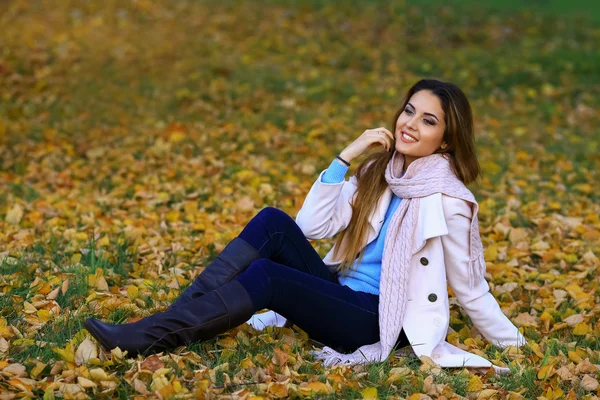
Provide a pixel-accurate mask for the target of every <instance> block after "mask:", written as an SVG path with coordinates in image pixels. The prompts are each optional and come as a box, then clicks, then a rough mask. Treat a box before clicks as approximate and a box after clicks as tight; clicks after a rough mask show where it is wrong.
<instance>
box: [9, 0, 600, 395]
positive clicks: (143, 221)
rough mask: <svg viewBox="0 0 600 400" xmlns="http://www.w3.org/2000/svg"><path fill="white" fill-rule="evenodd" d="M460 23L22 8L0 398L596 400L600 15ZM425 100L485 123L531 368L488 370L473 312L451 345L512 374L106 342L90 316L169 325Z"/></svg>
mask: <svg viewBox="0 0 600 400" xmlns="http://www.w3.org/2000/svg"><path fill="white" fill-rule="evenodd" d="M415 3H416V2H415ZM457 3H460V4H459V5H460V6H457V7H454V6H451V5H448V3H447V2H441V1H427V2H424V3H422V4H421V5H415V4H413V2H407V4H404V3H403V2H377V1H366V0H361V1H353V2H321V1H314V0H313V1H310V2H304V3H300V2H284V1H274V0H269V1H261V2H242V1H235V2H234V1H188V0H179V1H173V2H164V1H158V0H131V1H129V0H127V1H117V0H107V1H86V2H77V1H68V0H63V1H49V0H46V1H35V2H31V1H27V0H9V1H4V2H0V32H2V34H1V35H0V268H1V275H0V310H1V317H0V397H1V398H2V399H9V398H23V397H29V398H41V397H44V398H45V399H52V398H65V399H83V398H103V397H105V398H132V397H135V396H137V397H154V398H187V397H192V398H215V397H219V396H220V397H222V398H240V399H251V398H281V397H291V398H292V397H317V398H357V397H358V398H360V397H365V398H369V397H379V398H407V399H410V400H416V399H429V398H439V399H442V398H445V399H452V398H455V399H460V398H472V399H500V398H502V399H504V398H509V399H521V398H525V399H536V398H538V399H563V398H566V399H577V398H581V399H590V398H596V396H597V395H598V394H599V393H600V392H599V391H598V379H600V376H599V372H598V368H597V366H596V364H600V319H599V315H600V289H599V282H600V280H599V278H598V267H599V261H598V257H599V256H600V218H599V214H600V206H599V201H598V200H599V194H600V191H599V190H598V169H599V168H600V158H599V156H598V150H599V149H598V145H599V142H600V133H599V130H598V126H600V112H599V111H600V51H599V48H598V47H599V46H598V43H600V28H599V24H598V21H599V20H600V18H598V12H597V11H598V6H595V5H593V4H592V3H586V4H588V5H587V6H583V5H581V4H579V3H577V2H571V4H570V5H569V6H564V4H563V3H561V2H558V1H554V0H549V1H545V2H535V3H532V4H533V5H531V6H529V8H526V9H518V8H517V7H516V4H517V3H519V2H517V1H508V2H499V1H494V2H492V4H497V6H489V7H482V6H478V5H477V3H479V2H476V1H473V2H466V1H462V2H456V1H455V2H453V4H457ZM500 4H502V5H501V6H500ZM573 7H575V8H573ZM586 7H592V8H593V9H592V10H589V9H587V8H586ZM427 76H429V77H437V78H441V79H444V80H449V81H452V82H454V83H456V84H458V85H459V86H460V87H462V88H463V89H464V91H465V92H466V93H467V95H468V96H469V98H470V99H471V102H472V105H473V109H474V115H475V122H476V132H477V144H478V151H479V156H480V161H481V164H482V166H483V169H484V173H485V177H484V178H483V179H482V180H481V181H480V182H479V183H478V184H477V185H474V186H472V189H473V191H474V193H475V194H476V196H477V198H478V200H479V201H480V204H481V215H480V223H481V233H482V238H483V241H484V245H486V248H487V250H486V260H487V261H488V279H489V282H490V286H491V289H492V292H493V293H494V295H495V296H496V298H497V299H498V301H499V302H500V304H501V306H502V309H503V310H504V312H505V313H506V314H507V315H508V316H509V317H510V318H511V320H512V321H513V322H514V323H515V324H516V325H518V326H520V327H521V328H522V330H523V332H524V334H525V335H526V337H527V338H528V339H530V344H529V345H528V346H527V347H526V348H523V349H520V350H519V349H515V348H509V349H506V350H500V349H497V348H493V347H490V345H489V344H488V343H487V342H486V341H485V340H483V339H482V337H481V335H479V334H478V333H477V331H476V330H475V329H474V328H473V327H472V325H471V323H470V321H469V319H468V318H467V317H466V315H465V313H464V312H463V311H462V310H461V309H460V307H459V306H458V305H457V304H456V302H452V303H451V304H452V308H451V326H452V328H453V329H454V330H455V332H454V333H451V334H450V335H449V337H448V340H449V341H450V342H451V343H454V344H455V345H457V346H459V347H462V348H465V349H469V351H471V352H474V353H478V354H482V355H484V356H485V357H488V358H489V359H490V360H492V361H493V362H494V363H495V364H497V365H505V366H508V367H509V368H510V369H511V370H512V371H513V373H512V374H511V375H508V376H496V375H493V374H481V373H479V374H476V373H473V371H468V370H461V369H454V370H442V371H440V370H439V368H437V367H436V366H435V365H433V364H431V362H430V360H426V359H424V360H418V359H414V358H410V357H401V356H399V355H394V356H392V357H390V359H389V361H388V362H386V363H383V364H379V365H371V366H367V367H353V368H351V367H340V368H330V369H325V368H323V366H322V365H321V364H320V363H319V362H315V361H314V360H313V359H312V357H311V356H310V355H309V353H308V351H309V350H310V349H311V348H312V343H311V342H310V341H308V340H307V338H306V335H305V334H304V333H303V332H302V331H301V330H300V329H298V327H293V328H292V329H284V328H276V329H271V328H269V329H267V330H266V331H263V332H257V331H255V330H253V329H252V328H251V327H248V326H247V325H243V326H241V327H239V328H236V329H234V330H232V331H230V332H228V333H227V334H223V335H220V336H219V337H217V338H215V339H214V340H209V341H207V342H204V343H197V344H194V345H192V346H190V347H189V348H187V349H179V350H178V351H177V352H174V353H171V354H162V355H157V356H151V357H147V358H145V359H138V360H129V359H127V358H126V357H123V355H122V354H119V353H118V352H113V353H112V354H111V353H108V354H107V353H106V352H104V351H103V350H101V349H100V348H98V346H97V344H96V342H95V341H93V340H90V337H89V335H88V334H87V332H86V331H85V330H84V329H83V321H84V320H85V318H87V317H90V316H96V317H99V318H101V319H103V320H108V321H112V322H124V321H132V320H134V319H136V318H140V317H143V316H145V315H149V314H151V313H153V312H156V311H159V310H163V309H164V308H165V307H166V306H168V305H169V304H170V303H171V302H172V301H173V299H175V298H176V297H177V296H178V294H179V293H180V292H181V291H182V290H183V289H184V288H185V287H186V286H187V285H189V283H190V282H191V280H193V278H194V277H195V276H196V275H197V274H198V273H200V272H201V271H202V269H203V268H204V266H205V265H206V264H207V263H208V262H209V261H210V260H212V259H213V258H214V257H215V256H216V254H218V252H219V251H220V250H221V249H222V248H223V247H224V246H225V245H226V244H227V243H228V242H229V241H230V240H231V239H233V238H234V237H235V236H236V235H237V234H238V233H239V232H240V230H241V229H242V228H243V226H244V225H245V224H246V223H247V222H248V221H249V219H250V218H252V216H253V215H254V214H255V213H257V212H258V211H259V210H260V209H262V208H263V207H266V206H275V207H279V208H281V209H283V210H285V211H286V212H288V213H289V214H291V215H294V216H295V214H296V212H297V211H298V209H299V208H300V206H301V205H302V201H303V199H304V196H305V195H306V193H307V192H308V190H309V188H310V186H311V185H312V183H313V181H314V180H315V179H316V178H317V176H318V173H319V172H320V171H321V170H323V169H325V168H326V167H327V165H328V164H329V162H330V160H331V159H332V157H333V156H334V155H335V154H337V153H338V152H339V151H340V150H341V149H343V148H344V147H345V146H346V145H347V144H349V143H350V142H351V141H352V140H354V138H356V137H357V136H358V135H359V134H360V133H362V132H363V131H364V130H365V129H367V128H372V127H376V126H386V127H388V129H389V128H391V122H392V121H391V119H392V118H393V115H394V112H395V110H396V108H397V107H398V105H399V102H400V100H401V97H402V95H403V93H404V91H405V90H406V89H407V88H408V87H409V86H410V85H412V84H413V83H414V82H416V80H418V79H419V78H421V77H427ZM353 164H355V165H356V164H358V162H355V163H353ZM351 172H352V171H351ZM332 243H333V241H332V240H325V241H320V242H314V246H315V248H316V249H317V250H318V251H319V252H320V254H322V255H324V254H325V252H326V251H327V250H328V249H329V248H330V246H331V245H332ZM348 334H352V332H348Z"/></svg>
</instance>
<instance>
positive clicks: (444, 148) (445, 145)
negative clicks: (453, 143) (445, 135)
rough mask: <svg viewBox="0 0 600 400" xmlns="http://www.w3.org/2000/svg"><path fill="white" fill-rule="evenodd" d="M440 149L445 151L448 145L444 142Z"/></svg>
mask: <svg viewBox="0 0 600 400" xmlns="http://www.w3.org/2000/svg"><path fill="white" fill-rule="evenodd" d="M440 147H441V149H442V150H446V147H448V143H446V142H444V143H442V145H441V146H440Z"/></svg>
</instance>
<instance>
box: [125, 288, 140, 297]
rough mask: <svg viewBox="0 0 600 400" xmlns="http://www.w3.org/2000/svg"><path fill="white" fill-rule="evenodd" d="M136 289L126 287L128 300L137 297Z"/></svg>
mask: <svg viewBox="0 0 600 400" xmlns="http://www.w3.org/2000/svg"><path fill="white" fill-rule="evenodd" d="M138 291H139V290H138V288H137V286H133V285H130V286H127V297H129V298H130V299H135V298H136V297H137V295H138Z"/></svg>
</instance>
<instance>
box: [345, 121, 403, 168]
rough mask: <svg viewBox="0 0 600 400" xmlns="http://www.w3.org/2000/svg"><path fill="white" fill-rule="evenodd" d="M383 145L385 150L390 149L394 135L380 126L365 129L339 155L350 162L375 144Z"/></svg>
mask: <svg viewBox="0 0 600 400" xmlns="http://www.w3.org/2000/svg"><path fill="white" fill-rule="evenodd" d="M380 145H381V146H383V147H384V148H385V150H386V151H390V149H391V148H392V146H393V145H394V135H392V132H390V131H388V130H387V129H385V128H383V127H380V128H377V129H367V130H366V131H364V132H363V134H362V135H360V136H359V137H358V138H357V139H356V140H355V141H354V142H352V143H350V144H349V145H348V147H346V148H345V149H344V150H342V152H341V153H340V157H341V158H343V159H344V160H346V161H348V162H350V161H351V160H352V159H354V158H356V157H359V156H360V155H362V154H363V153H366V152H368V151H370V150H372V149H374V148H375V147H377V146H380Z"/></svg>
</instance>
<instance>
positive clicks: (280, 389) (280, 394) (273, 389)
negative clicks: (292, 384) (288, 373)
mask: <svg viewBox="0 0 600 400" xmlns="http://www.w3.org/2000/svg"><path fill="white" fill-rule="evenodd" d="M267 392H269V393H270V394H272V395H273V396H275V397H277V398H279V399H282V398H286V397H288V395H289V394H288V385H287V384H283V383H278V382H271V383H269V386H268V389H267Z"/></svg>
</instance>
